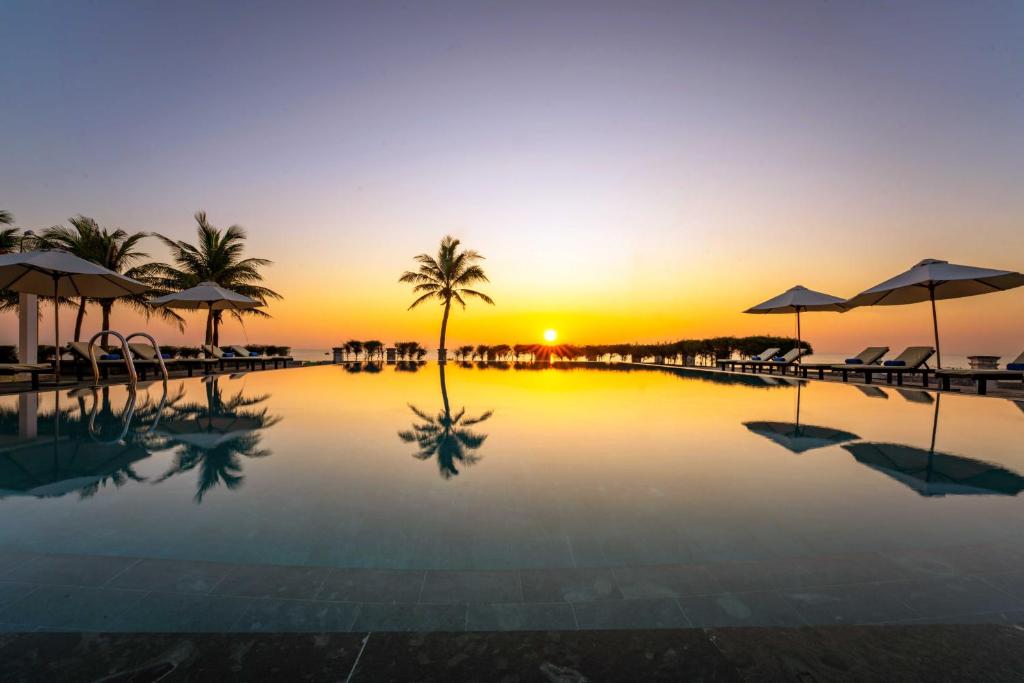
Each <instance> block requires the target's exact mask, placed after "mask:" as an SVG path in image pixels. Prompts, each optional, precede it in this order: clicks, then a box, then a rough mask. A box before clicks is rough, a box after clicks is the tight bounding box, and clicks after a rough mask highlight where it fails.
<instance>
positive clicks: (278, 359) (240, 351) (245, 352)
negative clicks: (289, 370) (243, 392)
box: [227, 346, 292, 370]
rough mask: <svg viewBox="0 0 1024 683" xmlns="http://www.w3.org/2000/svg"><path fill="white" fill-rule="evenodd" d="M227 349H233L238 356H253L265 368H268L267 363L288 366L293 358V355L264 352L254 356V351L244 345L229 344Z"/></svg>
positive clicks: (275, 365)
mask: <svg viewBox="0 0 1024 683" xmlns="http://www.w3.org/2000/svg"><path fill="white" fill-rule="evenodd" d="M227 350H228V351H233V352H234V353H235V355H237V356H245V357H247V358H251V359H252V360H253V361H254V362H256V363H261V364H262V366H263V369H264V370H266V369H267V363H273V365H274V367H275V368H276V367H277V366H278V364H283V365H285V366H286V367H287V365H288V361H290V360H291V359H292V358H291V356H265V355H263V354H262V353H261V354H258V355H255V356H254V355H252V354H253V352H252V351H249V349H247V348H245V347H244V346H228V347H227Z"/></svg>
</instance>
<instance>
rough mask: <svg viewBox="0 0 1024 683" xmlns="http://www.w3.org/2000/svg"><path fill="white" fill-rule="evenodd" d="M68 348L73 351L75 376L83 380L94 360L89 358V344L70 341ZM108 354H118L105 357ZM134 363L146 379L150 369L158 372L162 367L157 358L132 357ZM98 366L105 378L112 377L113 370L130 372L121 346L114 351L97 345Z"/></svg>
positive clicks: (101, 375) (141, 376) (139, 373)
mask: <svg viewBox="0 0 1024 683" xmlns="http://www.w3.org/2000/svg"><path fill="white" fill-rule="evenodd" d="M67 348H68V350H69V351H71V362H72V364H73V365H74V369H75V377H77V378H78V381H83V380H84V379H85V370H86V368H88V369H89V371H90V372H91V371H92V360H91V359H90V358H89V344H87V343H86V342H68V345H67ZM108 355H109V356H114V355H116V356H117V358H107V359H104V358H103V356H108ZM132 363H133V364H134V365H135V371H136V372H137V373H138V375H139V377H140V378H142V379H146V374H147V373H148V372H149V371H150V370H152V371H154V372H157V371H158V368H159V367H160V364H159V363H158V362H157V361H156V360H143V359H141V358H132ZM96 367H97V368H99V371H100V377H102V378H104V379H106V378H108V377H110V373H111V372H112V371H116V370H123V371H124V372H125V373H127V372H128V362H127V361H126V360H125V359H124V357H122V355H121V349H120V348H118V349H117V350H114V351H108V350H107V349H104V348H103V347H100V346H97V349H96Z"/></svg>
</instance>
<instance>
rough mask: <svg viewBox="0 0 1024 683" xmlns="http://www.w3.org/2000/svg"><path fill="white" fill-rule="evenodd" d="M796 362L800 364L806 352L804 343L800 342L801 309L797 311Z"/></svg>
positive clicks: (798, 308)
mask: <svg viewBox="0 0 1024 683" xmlns="http://www.w3.org/2000/svg"><path fill="white" fill-rule="evenodd" d="M796 352H797V353H796V362H797V363H799V362H800V357H801V356H802V355H803V352H804V345H803V342H801V340H800V307H799V306H798V307H797V309H796Z"/></svg>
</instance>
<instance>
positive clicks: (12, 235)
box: [0, 209, 21, 254]
mask: <svg viewBox="0 0 1024 683" xmlns="http://www.w3.org/2000/svg"><path fill="white" fill-rule="evenodd" d="M13 224H14V214H12V213H11V212H10V211H6V210H4V209H0V225H13ZM20 238H21V234H20V231H19V230H18V229H17V228H4V229H3V230H0V254H6V253H8V252H11V251H14V247H15V246H17V244H18V241H19V240H20Z"/></svg>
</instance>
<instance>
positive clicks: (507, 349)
mask: <svg viewBox="0 0 1024 683" xmlns="http://www.w3.org/2000/svg"><path fill="white" fill-rule="evenodd" d="M796 345H797V340H796V339H795V338H792V337H773V336H752V337H713V338H710V339H681V340H679V341H676V342H665V343H661V344H586V345H582V346H577V345H573V344H560V345H556V346H548V345H546V344H514V345H511V346H510V345H508V344H497V345H495V346H488V345H486V344H479V345H477V346H471V345H466V346H460V347H458V348H457V349H455V358H456V359H457V360H460V361H461V360H491V361H520V360H524V359H528V360H531V361H536V360H538V359H539V360H544V361H548V360H589V361H595V362H597V361H612V360H624V359H626V358H629V359H631V360H634V361H640V360H645V359H658V358H660V359H664V360H665V361H667V362H680V363H687V364H696V365H714V362H715V359H716V358H731V357H733V356H741V357H750V356H753V355H754V354H757V353H761V352H762V351H764V350H765V349H766V348H768V347H772V346H775V347H779V348H785V349H789V348H794V347H795V346H796ZM801 345H802V347H803V348H804V349H805V350H806V352H807V353H811V352H812V351H813V349H812V348H811V345H810V343H808V342H806V341H803V342H801Z"/></svg>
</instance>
